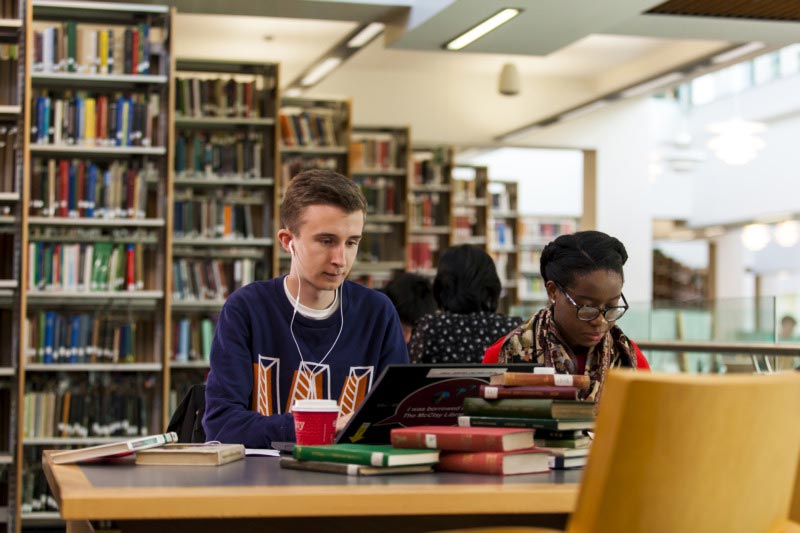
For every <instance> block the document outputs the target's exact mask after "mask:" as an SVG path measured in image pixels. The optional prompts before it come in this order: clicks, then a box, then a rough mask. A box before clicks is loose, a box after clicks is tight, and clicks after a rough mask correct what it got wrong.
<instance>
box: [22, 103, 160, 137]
mask: <svg viewBox="0 0 800 533" xmlns="http://www.w3.org/2000/svg"><path fill="white" fill-rule="evenodd" d="M160 101H161V99H160V97H159V95H158V94H157V93H148V94H143V93H130V94H127V95H125V94H123V93H114V94H112V95H110V96H109V95H107V94H102V93H92V92H88V91H75V92H73V91H70V90H66V91H56V90H49V89H44V90H37V91H35V94H34V96H33V99H32V101H31V105H32V108H31V110H32V117H31V131H30V138H31V143H33V144H46V145H64V144H66V145H80V146H88V147H94V146H106V147H109V146H111V147H114V146H116V147H123V146H124V147H127V146H140V147H151V146H156V144H157V143H156V142H155V138H154V133H156V132H157V131H158V128H157V126H158V120H159V115H160V113H161V109H160V107H161V104H160Z"/></svg>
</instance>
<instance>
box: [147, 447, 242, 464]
mask: <svg viewBox="0 0 800 533" xmlns="http://www.w3.org/2000/svg"><path fill="white" fill-rule="evenodd" d="M240 459H244V446H242V445H241V444H203V443H196V444H167V445H166V446H162V447H160V448H153V449H150V450H143V451H141V452H137V453H136V464H137V465H208V466H216V465H224V464H226V463H232V462H233V461H238V460H240Z"/></svg>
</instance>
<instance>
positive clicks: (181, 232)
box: [173, 195, 271, 239]
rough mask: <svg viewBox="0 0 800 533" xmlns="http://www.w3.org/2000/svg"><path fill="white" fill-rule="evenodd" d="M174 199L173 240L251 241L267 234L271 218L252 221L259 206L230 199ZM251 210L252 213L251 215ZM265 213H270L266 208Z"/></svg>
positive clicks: (224, 197) (207, 197) (210, 197)
mask: <svg viewBox="0 0 800 533" xmlns="http://www.w3.org/2000/svg"><path fill="white" fill-rule="evenodd" d="M177 198H178V197H176V200H175V204H174V205H175V225H174V228H173V231H174V232H175V236H176V237H206V238H223V239H224V238H249V239H252V238H255V237H261V236H263V235H269V234H270V230H271V219H269V218H267V217H264V218H263V219H261V220H260V222H261V224H259V223H258V219H256V220H254V218H255V217H256V216H257V215H258V213H257V212H258V211H260V210H261V209H262V205H263V204H262V205H253V204H249V203H248V204H240V203H234V202H235V198H233V197H230V196H206V195H203V196H191V198H190V199H186V200H179V199H177ZM254 211H255V212H256V214H254ZM267 211H269V212H271V210H270V209H267Z"/></svg>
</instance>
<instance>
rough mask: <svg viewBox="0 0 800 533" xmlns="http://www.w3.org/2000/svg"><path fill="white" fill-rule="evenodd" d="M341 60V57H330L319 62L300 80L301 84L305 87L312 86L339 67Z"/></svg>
mask: <svg viewBox="0 0 800 533" xmlns="http://www.w3.org/2000/svg"><path fill="white" fill-rule="evenodd" d="M341 62H342V58H341V57H329V58H327V59H325V60H324V61H323V62H322V63H318V64H317V65H316V66H315V67H314V68H312V69H311V70H310V71H309V72H308V74H306V75H305V76H303V79H302V80H301V81H300V85H302V86H303V87H311V86H312V85H314V84H315V83H317V82H318V81H319V80H321V79H322V78H324V77H325V76H327V75H328V74H330V72H331V71H332V70H333V69H335V68H336V67H338V66H339V63H341Z"/></svg>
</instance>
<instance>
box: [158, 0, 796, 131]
mask: <svg viewBox="0 0 800 533" xmlns="http://www.w3.org/2000/svg"><path fill="white" fill-rule="evenodd" d="M658 3H659V2H658V1H657V0H655V1H654V0H603V1H590V0H514V1H511V2H509V1H508V0H379V1H377V2H376V1H373V2H370V1H361V2H352V1H348V2H345V1H340V0H269V1H255V2H253V1H251V0H226V2H224V3H221V2H219V1H216V0H173V4H174V5H176V7H177V9H178V15H177V16H176V20H175V49H176V55H177V57H179V58H205V59H227V60H237V59H241V60H256V61H259V60H260V61H265V62H279V63H280V64H281V82H282V85H284V86H285V85H286V84H288V83H289V82H291V81H292V80H294V79H295V78H296V77H297V76H298V75H299V74H300V73H301V72H303V71H304V70H306V69H307V68H309V67H310V66H312V65H313V64H315V63H316V62H317V61H319V60H320V59H321V58H323V57H324V56H325V54H326V52H328V51H330V50H331V49H333V48H335V47H336V45H337V44H338V43H340V42H341V41H342V40H343V39H345V38H346V37H347V36H348V35H350V34H352V32H353V31H355V29H356V28H357V27H359V25H362V24H365V23H368V22H371V21H375V20H380V21H383V22H385V23H387V25H388V27H387V32H386V35H385V36H384V38H378V39H376V40H375V41H373V43H372V44H370V45H369V46H367V47H365V48H364V49H363V50H362V51H360V52H358V53H357V54H355V55H353V56H352V57H350V59H349V60H347V61H346V62H345V63H343V64H342V65H341V66H340V67H339V68H337V69H336V70H335V71H334V72H333V74H331V75H330V76H329V77H328V78H326V79H325V80H323V81H322V82H321V83H320V84H318V85H317V86H316V87H314V88H313V89H312V90H311V92H310V94H313V95H330V96H340V97H350V98H352V100H353V110H354V117H355V120H356V122H364V123H370V124H380V123H384V124H397V123H398V121H399V122H400V123H401V124H409V125H411V127H412V131H413V132H414V137H415V138H417V139H420V138H421V139H425V140H428V141H439V142H450V143H467V142H469V143H480V142H489V141H491V139H492V138H493V137H495V136H497V135H499V134H502V133H504V132H508V131H510V130H513V129H515V128H518V127H520V126H524V125H525V124H528V123H531V122H533V121H535V120H538V119H541V118H543V117H547V116H550V115H553V114H555V113H558V112H559V111H563V110H564V109H568V108H571V107H575V106H578V105H580V104H582V103H584V102H587V101H591V100H593V99H595V98H598V97H601V96H603V94H605V93H609V92H613V91H615V90H619V89H621V88H624V87H628V86H631V85H635V84H636V83H639V82H641V81H643V80H646V79H649V78H653V77H655V76H658V75H660V74H662V73H664V72H666V71H669V70H670V69H674V68H679V67H682V66H685V65H686V64H690V63H692V62H695V61H697V60H699V59H701V58H705V57H708V56H709V55H710V54H712V53H715V52H717V51H720V50H723V49H727V48H730V47H731V46H733V45H734V44H735V43H737V42H742V41H746V40H762V41H765V42H767V43H771V44H776V43H780V44H784V43H786V42H788V40H790V39H791V38H793V36H794V35H800V32H798V31H797V30H798V25H797V24H794V23H772V22H763V21H762V22H754V21H742V20H723V19H704V18H697V17H693V18H687V17H677V16H656V15H644V14H643V13H644V12H645V11H646V10H647V9H649V8H650V7H652V6H654V5H657V4H658ZM503 7H521V8H523V9H524V11H523V13H522V15H520V16H519V17H517V18H516V19H514V20H512V21H511V22H510V23H508V24H506V25H504V26H502V27H501V28H500V29H498V30H496V31H495V32H493V33H491V34H489V35H488V36H487V37H484V38H483V39H481V40H479V41H477V42H476V43H475V44H473V45H470V46H468V47H467V48H466V49H464V50H463V51H461V52H448V51H444V50H442V45H443V44H444V43H445V42H446V41H448V40H449V39H451V38H452V37H455V36H456V35H457V34H458V33H460V32H462V31H464V30H466V29H468V28H469V27H471V26H472V25H474V24H476V23H478V22H480V21H482V20H484V19H486V18H488V17H489V16H490V15H492V14H494V13H495V12H497V11H499V9H501V8H503ZM189 11H191V13H187V12H189ZM202 13H206V14H202ZM245 15H250V16H245ZM265 35H269V36H271V40H269V41H267V40H265V39H264V36H265ZM387 43H388V44H387ZM506 62H513V63H514V64H515V65H516V66H517V68H518V69H519V71H520V74H521V78H522V87H523V91H522V93H521V94H520V95H519V96H517V97H513V98H508V97H498V95H497V91H496V85H497V75H498V73H499V71H500V68H501V66H502V65H503V64H504V63H506ZM443 92H445V93H446V94H442V93H443ZM460 92H463V93H465V95H468V96H461V97H460V96H459V94H458V93H460ZM465 98H468V100H467V102H469V103H468V104H467V106H466V107H465V106H464V104H463V103H462V102H463V101H464V99H465ZM476 99H477V101H478V102H480V106H479V107H481V108H483V109H477V107H478V106H477V105H476ZM471 107H472V109H470V108H471ZM432 111H435V113H432ZM476 111H477V113H476V117H472V119H469V118H468V117H464V116H463V115H465V114H469V113H473V112H476ZM432 117H434V118H432ZM444 124H447V125H449V127H444Z"/></svg>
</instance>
